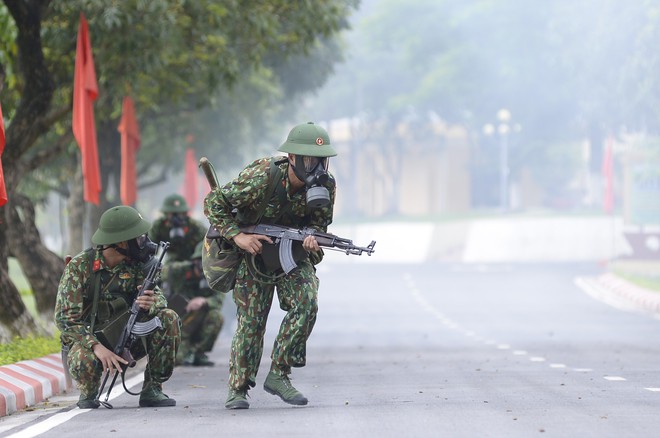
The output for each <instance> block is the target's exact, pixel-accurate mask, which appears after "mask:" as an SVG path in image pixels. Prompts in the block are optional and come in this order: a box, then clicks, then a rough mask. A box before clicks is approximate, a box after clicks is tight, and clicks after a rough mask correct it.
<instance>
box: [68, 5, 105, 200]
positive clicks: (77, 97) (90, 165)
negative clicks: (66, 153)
mask: <svg viewBox="0 0 660 438" xmlns="http://www.w3.org/2000/svg"><path fill="white" fill-rule="evenodd" d="M98 94H99V90H98V84H97V82H96V71H95V70H94V58H92V45H91V42H90V40H89V28H88V26H87V20H85V16H84V15H83V14H82V13H81V14H80V25H79V26H78V43H77V45H76V67H75V72H74V78H73V123H72V127H73V135H74V137H75V138H76V141H77V142H78V146H79V147H80V153H81V157H82V158H81V164H82V173H83V184H84V199H85V201H87V202H91V203H92V204H96V205H98V204H99V193H100V192H101V170H100V168H99V155H98V147H97V143H96V126H95V122H94V107H93V103H94V101H95V100H96V98H97V97H98Z"/></svg>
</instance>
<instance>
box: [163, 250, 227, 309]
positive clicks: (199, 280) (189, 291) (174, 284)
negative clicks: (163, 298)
mask: <svg viewBox="0 0 660 438" xmlns="http://www.w3.org/2000/svg"><path fill="white" fill-rule="evenodd" d="M163 280H164V281H166V282H167V289H168V293H169V295H168V296H172V295H174V294H180V295H183V296H184V297H186V298H187V299H189V300H190V299H192V298H195V297H204V298H206V300H207V302H208V304H209V308H219V307H220V306H221V305H222V302H223V300H224V297H225V295H224V294H222V293H220V292H215V291H214V290H213V289H211V288H210V287H208V282H207V281H206V278H205V277H204V274H203V273H201V272H199V271H198V270H195V268H194V264H193V262H192V261H187V262H171V263H169V264H168V265H167V266H165V267H164V268H163Z"/></svg>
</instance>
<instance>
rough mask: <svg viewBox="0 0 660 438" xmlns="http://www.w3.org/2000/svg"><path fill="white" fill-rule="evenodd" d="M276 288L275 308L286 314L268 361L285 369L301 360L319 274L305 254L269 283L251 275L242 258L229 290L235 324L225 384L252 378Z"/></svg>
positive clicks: (247, 383)
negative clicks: (261, 281)
mask: <svg viewBox="0 0 660 438" xmlns="http://www.w3.org/2000/svg"><path fill="white" fill-rule="evenodd" d="M275 288H277V297H278V300H279V303H280V308H281V309H282V310H284V311H285V312H286V315H285V316H284V319H283V320H282V323H281V324H280V329H279V332H278V334H277V336H276V338H275V342H274V345H273V352H272V354H271V359H272V362H273V366H275V367H277V368H279V369H280V370H282V371H283V372H285V373H289V372H290V370H291V367H302V366H305V363H306V360H307V359H306V356H307V351H306V350H307V347H306V345H307V339H308V338H309V335H310V334H311V333H312V329H313V328H314V323H315V322H316V314H317V312H318V289H319V280H318V278H317V277H316V272H315V269H314V267H313V265H312V264H311V263H310V262H309V260H305V261H303V262H300V263H299V266H298V268H297V269H296V270H294V271H293V272H291V273H290V274H289V275H286V276H284V277H282V278H281V279H279V280H278V281H277V282H276V283H275V284H270V285H269V284H264V283H259V282H257V281H255V280H254V279H253V278H252V276H251V275H250V273H249V272H248V269H247V266H246V262H245V261H242V262H241V265H240V266H239V268H238V272H237V275H236V285H235V286H234V294H233V297H234V302H235V303H236V314H237V317H238V326H237V328H236V333H234V338H233V339H232V343H231V355H230V359H229V387H230V388H232V389H244V388H248V387H254V386H255V384H256V376H257V371H258V370H259V363H260V362H261V356H262V353H263V344H264V334H265V331H266V321H267V320H268V313H269V312H270V308H271V304H272V301H273V295H274V292H275Z"/></svg>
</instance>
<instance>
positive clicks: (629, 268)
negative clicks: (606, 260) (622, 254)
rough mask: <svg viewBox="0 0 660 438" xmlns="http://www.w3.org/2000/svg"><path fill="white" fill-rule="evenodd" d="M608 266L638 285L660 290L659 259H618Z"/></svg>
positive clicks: (613, 271) (615, 272)
mask: <svg viewBox="0 0 660 438" xmlns="http://www.w3.org/2000/svg"><path fill="white" fill-rule="evenodd" d="M609 268H610V271H612V273H614V274H616V275H618V276H620V277H621V278H624V279H626V280H628V281H630V282H631V283H634V284H636V285H637V286H639V287H643V288H645V289H649V290H652V291H656V292H660V260H628V259H620V260H615V261H613V262H612V263H610V266H609Z"/></svg>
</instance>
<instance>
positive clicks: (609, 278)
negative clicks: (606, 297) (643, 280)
mask: <svg viewBox="0 0 660 438" xmlns="http://www.w3.org/2000/svg"><path fill="white" fill-rule="evenodd" d="M596 282H597V283H598V285H599V286H601V287H603V288H606V289H607V290H608V291H610V292H612V293H614V294H616V295H618V296H619V297H621V298H623V299H625V300H627V301H629V302H630V303H631V304H633V305H635V306H636V307H639V308H641V309H643V310H645V311H647V312H650V313H658V314H660V294H659V293H656V292H653V291H650V290H648V289H645V288H643V287H640V286H637V285H635V284H633V283H631V282H629V281H627V280H624V279H623V278H621V277H619V276H617V275H614V274H612V273H606V274H603V275H601V276H600V277H598V278H597V279H596Z"/></svg>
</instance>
